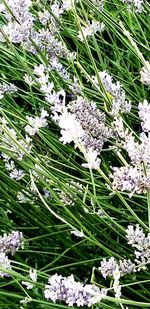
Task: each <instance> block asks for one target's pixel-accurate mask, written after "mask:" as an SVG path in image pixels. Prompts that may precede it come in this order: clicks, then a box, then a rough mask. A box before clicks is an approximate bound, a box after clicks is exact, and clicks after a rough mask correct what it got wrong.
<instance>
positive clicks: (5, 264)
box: [0, 252, 11, 277]
mask: <svg viewBox="0 0 150 309" xmlns="http://www.w3.org/2000/svg"><path fill="white" fill-rule="evenodd" d="M0 267H2V268H4V269H11V265H10V261H9V259H8V257H7V256H6V255H5V253H4V252H0ZM4 276H9V274H7V273H5V272H4V271H0V277H4Z"/></svg>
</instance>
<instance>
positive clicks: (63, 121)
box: [58, 110, 84, 144]
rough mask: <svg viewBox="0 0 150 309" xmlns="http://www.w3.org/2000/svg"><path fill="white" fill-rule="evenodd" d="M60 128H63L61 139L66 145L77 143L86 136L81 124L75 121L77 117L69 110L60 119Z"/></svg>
mask: <svg viewBox="0 0 150 309" xmlns="http://www.w3.org/2000/svg"><path fill="white" fill-rule="evenodd" d="M58 122H59V126H60V128H61V135H62V136H61V138H60V141H62V142H63V143H64V144H66V143H71V142H72V141H74V142H76V141H77V140H79V139H80V138H81V137H83V135H84V130H83V129H82V127H81V125H80V123H79V122H78V121H77V120H76V119H75V115H73V114H70V113H68V112H67V110H64V112H63V113H62V115H60V117H59V120H58Z"/></svg>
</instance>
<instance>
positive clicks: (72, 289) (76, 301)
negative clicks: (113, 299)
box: [44, 274, 107, 307]
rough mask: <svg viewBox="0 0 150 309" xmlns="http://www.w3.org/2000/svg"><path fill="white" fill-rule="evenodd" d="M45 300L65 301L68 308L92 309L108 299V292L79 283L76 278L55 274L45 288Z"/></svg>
mask: <svg viewBox="0 0 150 309" xmlns="http://www.w3.org/2000/svg"><path fill="white" fill-rule="evenodd" d="M44 294H45V298H46V299H49V300H51V301H53V302H56V301H57V300H59V301H64V302H65V303H66V304H67V305H68V306H74V305H77V306H78V307H80V306H88V307H91V306H92V305H93V304H96V303H98V302H100V301H101V299H102V298H105V297H106V294H107V290H106V289H102V290H100V289H99V288H98V287H96V286H94V285H91V284H86V285H83V283H80V282H77V281H75V280H74V276H73V275H71V276H69V277H62V276H61V275H58V274H55V275H53V276H51V277H50V278H49V280H48V285H46V286H45V291H44Z"/></svg>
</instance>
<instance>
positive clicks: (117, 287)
mask: <svg viewBox="0 0 150 309" xmlns="http://www.w3.org/2000/svg"><path fill="white" fill-rule="evenodd" d="M113 277H114V283H113V289H114V292H115V297H116V298H120V297H121V286H120V283H119V279H120V271H119V266H118V265H117V266H116V269H115V270H114V271H113Z"/></svg>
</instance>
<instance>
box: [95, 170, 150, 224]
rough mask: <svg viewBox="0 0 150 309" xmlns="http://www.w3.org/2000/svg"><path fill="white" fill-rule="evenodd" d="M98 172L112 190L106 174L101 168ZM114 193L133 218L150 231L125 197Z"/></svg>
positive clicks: (117, 192)
mask: <svg viewBox="0 0 150 309" xmlns="http://www.w3.org/2000/svg"><path fill="white" fill-rule="evenodd" d="M97 171H98V172H99V174H100V175H101V176H102V177H103V179H105V181H106V182H107V184H108V185H109V186H110V188H112V183H111V181H110V180H109V178H108V177H107V176H106V175H105V174H104V172H103V171H102V170H101V169H100V168H99V169H97ZM114 192H115V193H116V195H117V196H118V197H119V199H120V200H121V201H122V203H123V204H124V205H125V207H126V208H127V209H128V210H129V212H130V213H131V214H132V216H133V217H134V218H135V220H136V221H137V222H138V223H139V224H140V225H141V226H143V227H144V228H145V229H146V230H149V228H148V226H147V225H146V224H145V223H143V221H142V220H141V219H140V218H139V217H138V216H137V215H136V213H135V212H134V210H133V209H132V208H131V207H130V206H129V204H128V203H127V202H126V200H125V199H124V197H123V196H122V195H121V193H120V192H119V191H117V190H114Z"/></svg>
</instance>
